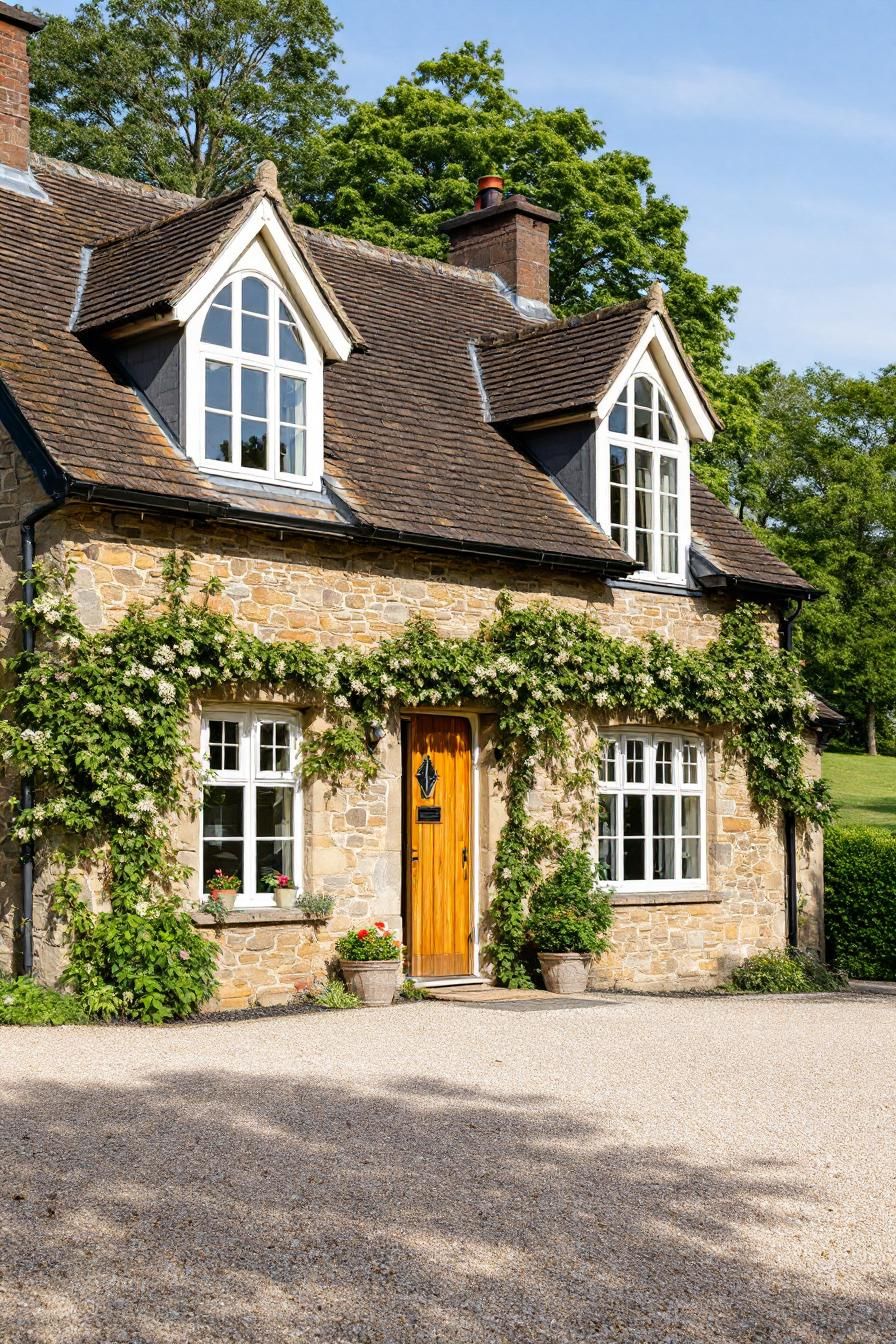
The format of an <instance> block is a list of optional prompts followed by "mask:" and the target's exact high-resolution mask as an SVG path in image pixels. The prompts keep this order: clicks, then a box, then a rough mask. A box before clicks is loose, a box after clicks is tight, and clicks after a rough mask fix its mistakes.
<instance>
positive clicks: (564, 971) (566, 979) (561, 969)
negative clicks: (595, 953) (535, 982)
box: [538, 952, 591, 994]
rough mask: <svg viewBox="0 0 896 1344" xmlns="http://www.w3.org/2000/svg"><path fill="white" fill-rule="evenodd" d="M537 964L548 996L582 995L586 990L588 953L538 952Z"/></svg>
mask: <svg viewBox="0 0 896 1344" xmlns="http://www.w3.org/2000/svg"><path fill="white" fill-rule="evenodd" d="M538 964H539V966H540V967H541V974H542V978H543V979H544V987H545V989H546V990H547V991H548V993H549V994H584V993H585V990H586V989H587V988H588V971H589V969H590V967H591V953H590V952H539V954H538Z"/></svg>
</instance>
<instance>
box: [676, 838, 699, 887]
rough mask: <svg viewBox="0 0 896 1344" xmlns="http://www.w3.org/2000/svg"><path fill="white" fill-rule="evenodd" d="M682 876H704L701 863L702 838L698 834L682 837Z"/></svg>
mask: <svg viewBox="0 0 896 1344" xmlns="http://www.w3.org/2000/svg"><path fill="white" fill-rule="evenodd" d="M681 876H682V878H683V879H687V878H692V879H693V878H697V877H702V876H703V874H702V872H701V863H700V840H699V838H698V837H697V836H683V837H682V841H681Z"/></svg>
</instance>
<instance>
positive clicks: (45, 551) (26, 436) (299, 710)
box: [0, 4, 822, 1004]
mask: <svg viewBox="0 0 896 1344" xmlns="http://www.w3.org/2000/svg"><path fill="white" fill-rule="evenodd" d="M40 24H41V20H40V19H39V18H36V17H33V16H31V15H29V14H27V13H25V12H24V11H22V10H19V9H17V8H15V7H12V6H10V5H7V4H0V88H2V102H0V216H2V223H0V285H2V296H3V303H2V314H0V422H2V431H0V452H2V463H3V473H2V480H3V504H2V510H3V512H2V526H3V531H2V566H3V572H2V586H3V592H4V594H5V595H6V600H7V602H9V601H12V600H15V598H16V596H17V575H18V573H19V572H20V570H21V569H22V568H26V569H27V567H28V566H29V564H30V563H31V562H32V561H33V559H34V557H35V556H37V557H47V556H53V557H55V558H57V559H59V560H60V561H65V562H71V564H72V565H73V569H74V575H75V587H74V591H75V594H76V598H77V602H78V606H79V609H80V612H81V614H82V617H83V619H84V621H85V622H86V624H87V625H88V626H89V627H91V628H94V629H96V628H101V627H103V626H105V625H108V624H110V623H112V622H114V621H116V620H117V619H118V618H119V617H120V616H121V615H122V613H123V612H124V610H125V609H126V607H127V604H128V603H130V602H132V601H133V600H134V599H135V598H149V597H152V596H155V595H157V594H158V592H159V588H160V567H161V563H162V561H163V559H164V557H165V556H166V555H168V554H170V553H171V551H172V550H173V549H177V550H182V551H186V552H189V553H190V554H191V555H192V556H193V557H194V569H193V574H194V578H195V579H196V581H197V582H202V581H204V580H205V579H207V578H209V577H211V576H217V577H218V578H219V579H220V580H221V581H222V585H223V589H222V593H221V595H220V597H218V598H217V599H216V601H217V602H219V603H220V604H221V605H222V607H223V608H224V609H226V610H229V611H231V612H232V613H233V614H234V616H235V618H236V619H237V621H238V622H239V623H240V624H241V625H242V626H243V627H245V628H246V629H248V630H251V631H254V632H255V633H256V634H258V635H259V636H261V637H263V638H278V639H288V640H303V641H313V642H315V643H317V644H318V645H320V646H323V647H335V646H336V645H340V644H345V643H355V644H358V645H365V646H372V645H373V644H375V643H376V642H377V641H379V640H380V639H382V638H383V637H385V636H389V635H393V634H395V633H396V632H398V631H400V630H402V629H403V628H404V626H405V625H406V623H407V621H408V620H409V618H411V617H412V616H414V615H415V614H418V613H423V614H425V615H427V616H429V617H431V618H432V619H433V620H434V621H435V623H436V625H437V626H438V628H439V629H440V630H442V631H443V632H445V633H451V634H470V633H472V632H473V631H475V629H476V628H477V627H478V626H479V624H480V623H481V622H482V621H483V619H485V618H487V617H489V616H491V615H492V614H493V613H494V610H495V603H496V598H497V595H498V594H499V593H500V592H501V591H502V590H508V591H509V592H510V593H511V594H512V595H513V596H514V597H515V598H517V599H518V600H521V601H525V600H527V599H531V598H533V597H536V596H538V597H546V598H549V599H550V600H551V601H552V602H555V603H557V604H559V605H561V606H563V607H565V608H568V609H570V610H588V611H590V612H593V613H595V614H596V615H597V616H598V617H599V619H600V621H601V623H602V625H603V626H604V628H605V629H606V630H607V631H608V632H611V633H614V634H619V635H623V636H625V637H627V638H630V639H638V638H640V637H643V636H645V635H647V634H649V633H651V632H658V633H660V634H662V635H664V636H666V637H668V638H670V639H672V640H674V641H675V642H676V643H677V644H678V645H679V646H681V647H683V648H693V647H700V646H704V645H705V644H706V643H707V642H708V641H709V640H711V639H712V638H713V637H714V636H715V634H716V633H717V631H718V628H719V621H720V618H721V615H722V613H723V612H725V611H726V610H728V609H729V608H730V607H731V605H732V604H734V603H737V602H739V601H743V600H747V601H750V602H754V603H760V604H762V606H763V607H764V608H765V609H766V610H767V612H768V620H769V629H770V632H771V637H773V638H777V637H778V629H779V627H780V630H781V631H782V634H783V637H784V638H786V636H787V632H788V631H789V628H790V625H789V623H790V622H791V620H792V618H793V616H794V615H795V613H796V612H797V610H798V608H799V605H800V604H801V603H802V602H803V601H804V600H806V599H810V598H811V597H812V596H813V593H812V590H811V589H810V587H809V585H808V584H807V583H805V582H804V581H803V580H802V579H801V578H800V577H799V576H798V575H797V574H795V573H794V572H793V571H792V570H790V569H789V568H788V567H787V566H786V565H785V564H783V563H782V562H781V561H780V560H779V559H777V558H776V557H775V556H774V555H772V554H770V553H769V552H768V551H767V550H766V549H764V548H763V546H761V545H760V544H759V542H758V541H757V540H756V539H755V538H754V537H753V536H752V535H751V534H750V532H749V531H747V530H746V529H745V528H744V527H743V526H742V525H741V524H740V523H739V522H738V521H737V519H736V518H735V517H734V516H733V515H732V514H731V513H730V512H729V511H728V510H727V509H726V508H725V506H724V505H723V504H721V503H720V502H719V501H718V500H717V499H716V498H715V497H714V496H713V495H712V494H711V493H710V492H709V491H708V490H707V489H706V488H705V487H704V486H702V485H701V484H700V482H699V481H698V480H697V479H696V478H695V477H694V476H693V475H692V474H691V472H690V463H689V456H690V448H691V444H692V443H693V442H695V441H705V440H709V439H711V438H712V436H713V434H714V432H715V431H716V430H717V429H718V428H719V421H718V418H717V416H716V414H715V412H714V411H713V408H712V406H711V404H710V402H709V400H708V398H707V395H706V393H705V391H704V389H703V388H702V387H701V386H700V383H699V381H698V380H697V378H696V376H695V374H694V371H693V369H692V367H691V364H690V362H689V360H688V358H687V355H686V354H685V352H684V350H683V348H682V345H681V342H680V340H679V338H678V336H677V334H676V331H675V328H674V326H673V324H672V322H671V320H670V318H669V315H668V313H667V311H666V308H665V305H664V302H663V295H662V291H661V289H660V287H659V286H657V285H654V286H653V287H652V288H651V290H650V292H649V294H648V295H647V296H646V297H645V298H644V299H642V300H638V301H636V302H632V303H627V304H624V305H621V306H618V307H614V308H608V309H602V310H600V311H598V312H595V313H592V314H590V315H588V316H586V317H582V318H574V319H567V320H562V321H558V320H555V318H554V316H553V314H552V313H551V310H550V307H549V234H550V228H551V224H552V222H553V221H554V220H555V218H556V217H555V216H554V215H552V214H551V212H550V211H547V210H544V209H541V208H539V207H538V206H537V205H534V204H532V203H531V202H530V201H528V200H527V199H525V198H524V197H522V196H509V197H505V196H504V193H503V187H502V184H501V182H500V180H499V179H493V178H489V179H483V181H482V183H481V184H480V190H479V194H478V195H477V197H476V200H475V202H471V209H470V211H469V213H467V214H464V215H462V216H460V217H459V218H457V219H454V220H452V221H450V222H449V223H448V224H446V225H445V226H444V228H445V231H446V233H447V235H448V239H449V245H450V251H449V259H448V261H447V262H436V261H427V260H421V259H420V258H417V257H412V256H406V255H403V254H399V253H395V252H391V251H388V250H386V249H383V248H380V247H374V246H371V245H368V244H365V243H363V242H355V241H350V240H348V239H345V238H340V237H335V236H332V235H329V234H327V233H323V232H320V231H315V230H311V229H306V228H300V227H297V226H296V224H295V223H294V222H293V220H292V218H291V215H290V213H289V211H288V209H287V208H286V206H285V204H284V201H283V199H282V197H281V195H280V192H279V190H278V187H277V179H276V172H275V170H274V169H273V166H272V165H262V166H261V169H260V170H259V172H258V174H257V176H256V178H255V181H254V182H253V183H251V184H250V185H248V186H246V187H244V188H242V189H240V190H238V191H235V192H232V193H230V194H228V195H226V196H223V197H221V198H218V199H215V200H212V201H201V200H196V199H193V198H191V197H187V196H183V195H178V194H176V193H173V192H170V191H163V190H158V189H155V188H152V187H148V186H145V185H143V184H140V183H136V182H132V181H124V180H119V179H116V178H114V177H109V176H106V175H104V174H102V173H96V172H90V171H87V170H85V169H83V168H80V167H77V166H75V165H72V164H68V163H63V162H58V161H53V160H48V159H44V158H41V157H40V156H36V155H32V154H30V153H29V144H28V62H27V52H26V41H27V37H28V35H29V34H30V33H31V32H33V31H35V30H36V29H37V28H39V26H40ZM5 635H6V646H7V651H9V650H11V649H15V648H17V647H18V645H19V642H20V639H21V634H20V632H19V631H18V630H17V629H16V628H15V625H14V623H13V622H12V620H11V619H7V621H6V630H5ZM315 712H316V711H315V709H314V707H313V706H309V705H305V704H296V703H289V702H288V700H287V699H286V698H285V697H283V696H275V697H266V698H264V699H262V700H260V701H253V700H251V699H249V698H247V697H241V698H239V699H234V698H233V697H230V698H229V699H225V698H219V699H212V700H209V701H208V702H203V703H197V704H196V705H195V716H194V725H193V727H194V741H195V745H196V748H197V750H198V751H199V752H200V753H201V755H202V758H203V760H204V762H205V764H206V766H207V768H208V769H209V771H210V772H211V782H210V783H208V784H207V786H206V788H205V792H204V795H203V797H202V798H200V799H199V800H198V802H199V804H200V806H199V810H198V813H197V815H196V816H195V818H190V819H184V820H182V821H181V822H180V823H178V824H179V826H180V834H179V844H180V846H181V852H182V855H183V857H184V859H185V861H186V862H187V863H188V864H189V866H190V868H191V870H192V872H193V875H194V876H193V880H192V881H191V883H190V884H189V889H188V890H185V891H184V899H185V901H186V902H187V904H188V905H189V906H191V907H194V908H195V910H196V913H195V915H194V918H195V919H196V920H197V922H198V923H200V924H205V925H206V926H207V925H209V924H210V917H209V916H207V915H204V914H203V913H202V911H201V908H199V906H200V901H201V899H202V892H203V890H204V886H205V879H206V877H207V875H208V874H209V873H210V872H212V871H213V870H214V869H215V868H216V867H223V868H224V869H225V870H231V871H236V872H238V874H239V876H240V878H241V885H242V894H241V897H240V899H239V902H238V906H237V909H236V911H235V912H234V914H233V915H232V916H231V917H230V919H229V920H228V923H227V928H226V930H225V931H224V932H223V934H221V935H220V936H221V938H222V944H223V947H222V958H221V964H220V974H221V996H220V997H221V1002H222V1003H225V1004H243V1003H246V1002H250V1001H261V1002H265V1001H269V1000H272V999H276V998H277V997H278V996H279V997H282V996H284V995H287V994H289V993H291V992H293V990H294V988H295V986H296V985H298V986H303V985H306V984H308V983H309V979H310V977H311V976H313V975H315V974H317V973H319V972H320V970H321V968H322V967H323V965H324V962H325V960H326V957H327V955H328V954H329V951H330V948H331V944H332V938H333V936H334V934H336V933H338V932H339V931H340V930H342V929H345V928H346V927H348V926H349V925H350V924H352V923H357V922H358V921H360V920H367V919H376V918H382V919H383V920H384V921H387V922H388V924H389V925H390V927H393V928H399V927H400V928H401V929H402V930H403V933H404V937H405V940H406V942H407V944H408V948H409V971H410V973H411V974H413V975H415V976H418V977H420V978H421V979H424V980H427V979H430V980H432V979H440V980H442V981H446V980H447V981H457V980H461V981H462V980H464V979H466V978H475V977H478V976H480V975H481V974H482V973H483V972H484V971H486V970H487V968H486V967H484V966H483V964H482V959H481V956H480V946H481V942H482V938H483V919H484V915H485V912H486V910H487V906H488V901H489V892H490V872H491V868H492V863H493V856H494V849H495V843H496V839H497V836H498V834H499V832H500V829H501V825H502V821H503V802H502V797H501V793H500V790H499V789H498V788H497V787H496V778H497V768H496V761H495V758H494V753H493V751H492V727H493V714H492V713H491V712H490V710H489V706H488V705H482V704H459V705H456V706H452V707H449V708H447V709H446V710H445V711H444V712H443V711H441V710H440V711H439V712H435V711H434V710H433V709H432V707H425V708H422V709H421V707H420V706H418V705H413V704H409V705H406V706H404V707H403V709H402V711H401V713H400V714H397V715H396V716H395V718H394V720H393V721H390V722H387V723H384V724H383V725H382V735H381V738H380V740H379V741H378V742H376V743H374V744H372V750H374V751H375V753H376V756H377V760H378V764H379V772H378V776H377V778H376V780H375V781H374V782H373V783H372V784H370V785H368V786H367V787H364V788H361V787H354V786H346V787H343V788H340V789H337V790H336V791H335V792H333V791H332V790H329V789H328V788H327V787H326V786H325V785H323V784H316V783H315V784H312V785H306V786H304V787H303V785H302V783H301V773H300V771H299V770H298V766H299V763H300V759H301V751H302V736H303V730H305V731H307V729H308V727H309V724H310V723H311V722H312V721H313V720H314V717H315ZM602 736H603V740H604V750H605V759H604V766H603V778H602V784H601V791H602V795H603V798H604V807H603V819H602V822H601V827H600V836H599V838H598V840H597V841H596V844H597V845H598V846H599V853H600V857H601V859H602V861H603V862H604V863H605V865H606V867H607V870H608V880H609V882H610V884H611V886H612V888H613V893H614V895H613V902H614V905H615V907H616V922H615V926H614V930H613V950H612V953H611V954H610V955H609V956H607V957H606V958H604V959H603V960H602V961H601V962H600V963H599V965H598V966H597V968H596V970H595V980H594V983H595V984H596V985H626V986H640V987H646V988H657V989H664V988H668V987H683V986H692V985H701V984H710V983H714V982H717V981H718V980H719V979H720V977H721V976H722V975H723V974H725V973H726V971H727V970H728V969H729V968H730V967H731V965H733V964H735V963H736V962H738V961H740V960H741V959H742V958H743V957H744V956H745V955H748V954H749V953H751V952H753V951H755V950H757V949H759V948H764V947H771V946H778V945H782V944H783V943H784V942H785V940H786V939H787V938H788V937H789V938H790V940H791V941H794V940H795V939H796V938H797V937H799V938H800V939H801V941H802V942H803V943H804V944H805V945H808V946H813V947H818V946H820V940H821V936H822V928H821V898H822V892H821V876H820V840H819V838H818V837H817V836H816V835H813V834H812V833H811V832H810V833H808V834H806V835H801V836H799V837H797V835H796V833H795V831H794V830H793V828H788V826H787V825H786V824H785V823H784V822H779V821H775V822H764V821H762V820H760V818H759V816H758V815H757V814H756V812H755V810H754V809H753V808H752V806H751V803H750V797H749V794H748V791H747V787H746V781H745V776H744V772H743V769H742V767H741V766H740V765H738V764H737V763H736V762H734V763H732V762H731V761H729V760H727V759H726V758H725V754H724V750H723V749H724V739H723V735H722V734H720V733H719V732H711V733H710V732H707V733H701V732H696V731H694V729H693V726H691V727H686V726H684V725H682V726H681V727H680V728H679V727H677V726H676V725H671V726H670V725H666V724H663V725H656V724H654V725H650V724H645V723H643V722H640V723H625V722H617V723H612V724H607V725H604V731H603V733H602ZM427 762H428V765H427ZM807 763H808V767H809V769H810V770H812V771H816V772H817V769H818V757H817V752H816V750H815V745H814V743H812V742H809V741H807ZM424 767H425V768H424ZM431 775H434V776H435V780H434V781H433V780H432V779H431ZM42 869H43V864H42V856H41V855H40V853H38V855H37V856H34V855H32V854H31V853H30V852H28V851H27V847H26V852H25V853H24V854H23V853H20V852H19V848H18V846H16V845H14V844H13V843H12V841H11V840H10V839H7V840H6V841H5V842H4V848H3V852H2V890H0V916H2V918H0V967H9V966H10V965H13V964H18V965H21V964H22V958H23V957H24V958H25V960H26V964H27V963H28V961H29V959H30V957H31V955H32V952H33V957H34V967H35V971H36V973H38V974H39V975H41V976H42V977H44V978H45V979H50V980H52V979H53V978H54V976H55V975H56V974H57V973H58V970H59V966H60V955H61V954H60V950H59V947H58V945H57V944H58V933H57V932H55V931H54V930H53V927H52V924H51V922H50V921H49V920H48V918H47V910H46V900H45V895H44V893H45V889H46V876H45V873H44V872H43V871H42ZM271 871H281V872H283V873H286V874H288V875H289V876H290V877H291V878H292V879H294V881H295V882H296V884H297V885H299V886H300V887H301V886H304V887H305V888H306V889H314V890H323V891H326V892H329V893H331V894H332V895H333V896H334V897H335V902H336V905H335V913H334V916H333V918H332V920H331V921H330V922H329V924H328V925H327V926H326V928H325V929H324V930H321V929H320V927H319V926H316V925H313V924H310V923H309V922H308V921H307V920H306V919H304V918H302V917H301V916H300V915H299V914H298V913H297V912H295V911H291V910H280V909H275V908H273V904H272V900H271V896H270V894H269V893H268V892H267V891H266V890H265V888H264V884H263V882H262V878H263V877H264V875H265V873H269V872H271ZM23 874H24V884H23ZM798 901H799V904H800V912H799V914H798V910H797V903H798ZM32 907H33V924H32V922H31V915H32ZM209 935H210V936H211V935H212V931H211V929H209Z"/></svg>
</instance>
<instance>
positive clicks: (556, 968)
mask: <svg viewBox="0 0 896 1344" xmlns="http://www.w3.org/2000/svg"><path fill="white" fill-rule="evenodd" d="M612 922H613V911H612V909H611V906H610V902H609V899H608V897H607V894H606V892H605V891H603V890H602V889H601V887H600V886H599V885H598V869H597V865H596V864H595V863H594V861H593V860H592V858H591V855H590V854H588V853H587V852H586V851H585V850H583V849H573V848H571V847H570V848H567V849H565V850H564V851H563V853H562V854H561V856H560V858H559V860H558V862H557V866H556V867H555V869H554V871H553V872H552V873H551V874H550V875H549V876H548V877H546V878H545V879H544V880H543V881H542V882H540V883H539V884H538V886H537V887H536V888H535V890H534V891H533V893H532V896H531V898H530V900H529V918H528V921H527V926H526V932H527V934H528V937H529V939H530V940H531V942H532V943H533V944H534V946H535V950H536V952H537V953H538V964H539V966H540V967H541V974H542V978H543V979H544V985H545V989H547V990H548V991H549V992H550V993H551V994H584V992H585V990H586V989H587V987H588V971H589V969H590V966H591V959H592V957H595V956H599V955H600V954H601V953H602V952H606V950H607V948H608V947H609V939H608V938H607V937H606V936H605V935H606V932H607V930H608V929H609V927H610V925H611V924H612Z"/></svg>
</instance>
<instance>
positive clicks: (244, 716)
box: [201, 709, 301, 906]
mask: <svg viewBox="0 0 896 1344" xmlns="http://www.w3.org/2000/svg"><path fill="white" fill-rule="evenodd" d="M299 745H300V741H299V724H298V720H297V719H296V717H295V715H292V714H289V713H287V712H286V711H283V710H277V709H269V710H268V709H252V710H230V709H227V710H224V709H221V710H218V709H208V710H207V711H206V712H205V713H204V714H203V716H202V760H203V764H204V766H205V769H206V771H207V772H208V773H207V779H206V783H205V787H204V789H203V794H202V872H201V882H202V890H203V891H205V889H206V882H207V880H208V878H209V877H211V875H212V874H213V873H214V872H215V870H216V869H218V868H220V869H221V870H222V871H223V872H225V873H228V874H236V876H237V877H239V879H240V884H241V895H240V898H239V900H238V902H237V904H238V905H241V906H253V905H273V903H274V902H273V897H272V895H271V892H270V891H269V890H268V889H267V888H266V886H265V884H264V879H265V877H266V876H267V875H269V874H272V873H285V874H286V875H287V877H289V878H290V879H291V881H292V882H293V884H294V885H300V882H299V878H300V875H301V850H300V846H299V838H300V817H301V794H300V788H299V783H298V766H299Z"/></svg>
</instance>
